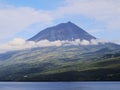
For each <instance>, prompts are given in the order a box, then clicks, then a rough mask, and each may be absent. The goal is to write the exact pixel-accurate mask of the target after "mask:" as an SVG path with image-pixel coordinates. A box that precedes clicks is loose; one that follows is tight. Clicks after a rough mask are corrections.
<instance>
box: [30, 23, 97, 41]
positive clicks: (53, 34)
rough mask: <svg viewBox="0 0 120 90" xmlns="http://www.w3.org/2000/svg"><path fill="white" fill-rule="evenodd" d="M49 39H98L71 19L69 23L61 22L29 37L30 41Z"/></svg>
mask: <svg viewBox="0 0 120 90" xmlns="http://www.w3.org/2000/svg"><path fill="white" fill-rule="evenodd" d="M44 39H47V40H49V41H56V40H61V41H62V40H68V41H72V40H75V39H80V40H88V41H90V40H91V39H96V38H95V37H93V36H92V35H90V34H89V33H87V32H86V31H84V30H83V29H82V28H80V27H78V26H77V25H75V24H74V23H72V22H71V21H68V22H67V23H60V24H58V25H56V26H53V27H49V28H46V29H44V30H42V31H41V32H39V33H38V34H37V35H35V36H33V37H32V38H30V39H29V41H36V42H37V41H40V40H44Z"/></svg>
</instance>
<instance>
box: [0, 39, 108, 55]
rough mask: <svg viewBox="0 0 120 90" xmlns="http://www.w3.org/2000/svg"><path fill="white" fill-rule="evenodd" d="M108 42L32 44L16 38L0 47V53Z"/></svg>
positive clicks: (65, 41) (41, 42) (83, 41)
mask: <svg viewBox="0 0 120 90" xmlns="http://www.w3.org/2000/svg"><path fill="white" fill-rule="evenodd" d="M107 42H108V41H105V40H100V39H92V40H91V41H87V40H80V39H76V40H74V41H68V40H64V41H60V40H57V41H48V40H41V41H39V42H34V41H25V40H24V39H22V38H16V39H13V40H12V41H10V42H8V43H6V44H3V45H0V53H4V52H7V51H15V50H25V49H31V48H36V47H51V46H56V47H59V46H64V45H65V46H66V45H85V46H86V45H98V44H99V43H101V44H104V43H107Z"/></svg>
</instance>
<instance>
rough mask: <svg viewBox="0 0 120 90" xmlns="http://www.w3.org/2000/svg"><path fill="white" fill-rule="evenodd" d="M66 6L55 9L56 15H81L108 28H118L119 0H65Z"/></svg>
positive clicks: (119, 20) (119, 26) (119, 17)
mask: <svg viewBox="0 0 120 90" xmlns="http://www.w3.org/2000/svg"><path fill="white" fill-rule="evenodd" d="M65 1H66V2H67V5H66V6H63V7H59V8H58V9H57V10H56V14H57V15H59V16H60V15H61V17H63V16H67V15H83V16H86V17H88V18H92V19H95V20H97V21H99V22H102V23H104V24H105V25H106V27H107V28H108V29H120V25H119V23H120V0H65Z"/></svg>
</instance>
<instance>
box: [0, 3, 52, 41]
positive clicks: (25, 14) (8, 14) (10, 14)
mask: <svg viewBox="0 0 120 90" xmlns="http://www.w3.org/2000/svg"><path fill="white" fill-rule="evenodd" d="M0 5H1V4H0ZM5 6H6V7H5ZM52 19H53V17H52V16H51V15H50V14H49V12H47V11H42V10H35V9H34V8H30V7H13V6H8V5H4V7H3V6H1V7H0V33H1V35H0V39H5V38H8V37H10V36H12V35H14V34H16V33H18V32H20V31H22V30H25V28H27V27H29V26H30V25H32V24H35V23H39V24H42V25H43V24H51V21H52Z"/></svg>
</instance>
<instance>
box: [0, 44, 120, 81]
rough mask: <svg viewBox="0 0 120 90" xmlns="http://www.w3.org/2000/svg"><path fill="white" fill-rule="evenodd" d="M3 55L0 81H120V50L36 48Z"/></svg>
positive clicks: (101, 47)
mask: <svg viewBox="0 0 120 90" xmlns="http://www.w3.org/2000/svg"><path fill="white" fill-rule="evenodd" d="M6 55H8V56H9V58H4V60H3V59H2V54H1V55H0V59H1V60H0V62H1V63H0V81H91V80H92V81H96V80H100V81H104V80H106V81H109V80H112V81H113V80H115V81H116V80H120V46H119V45H113V44H100V45H90V46H61V47H45V48H34V49H31V50H24V51H15V52H12V53H6Z"/></svg>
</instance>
